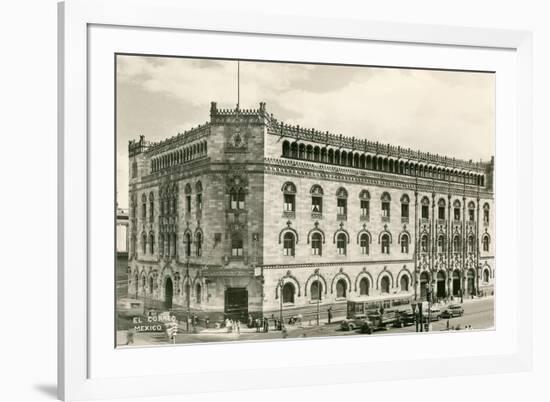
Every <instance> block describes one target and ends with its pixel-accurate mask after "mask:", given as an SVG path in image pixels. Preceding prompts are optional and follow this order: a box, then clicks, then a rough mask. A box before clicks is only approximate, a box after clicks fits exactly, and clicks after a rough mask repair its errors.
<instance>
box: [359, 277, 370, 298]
mask: <svg viewBox="0 0 550 402" xmlns="http://www.w3.org/2000/svg"><path fill="white" fill-rule="evenodd" d="M369 287H370V286H369V280H368V279H367V278H362V279H361V280H360V281H359V295H361V296H368V295H369Z"/></svg>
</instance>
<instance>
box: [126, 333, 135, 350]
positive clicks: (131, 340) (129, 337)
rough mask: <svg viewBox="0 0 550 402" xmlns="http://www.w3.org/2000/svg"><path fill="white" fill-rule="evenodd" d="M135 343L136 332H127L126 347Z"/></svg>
mask: <svg viewBox="0 0 550 402" xmlns="http://www.w3.org/2000/svg"><path fill="white" fill-rule="evenodd" d="M133 343H134V330H133V329H129V330H128V332H126V346H128V345H131V344H133Z"/></svg>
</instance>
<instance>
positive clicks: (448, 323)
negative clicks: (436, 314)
mask: <svg viewBox="0 0 550 402" xmlns="http://www.w3.org/2000/svg"><path fill="white" fill-rule="evenodd" d="M449 325H450V322H449V320H447V331H448V330H449Z"/></svg>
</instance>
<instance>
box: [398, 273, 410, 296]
mask: <svg viewBox="0 0 550 402" xmlns="http://www.w3.org/2000/svg"><path fill="white" fill-rule="evenodd" d="M399 287H400V288H401V291H402V292H408V291H409V277H408V276H407V275H402V276H401V279H400V280H399Z"/></svg>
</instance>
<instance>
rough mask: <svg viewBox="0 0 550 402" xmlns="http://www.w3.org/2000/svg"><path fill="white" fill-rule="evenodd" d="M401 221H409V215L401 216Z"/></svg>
mask: <svg viewBox="0 0 550 402" xmlns="http://www.w3.org/2000/svg"><path fill="white" fill-rule="evenodd" d="M401 223H409V217H408V216H402V217H401Z"/></svg>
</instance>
